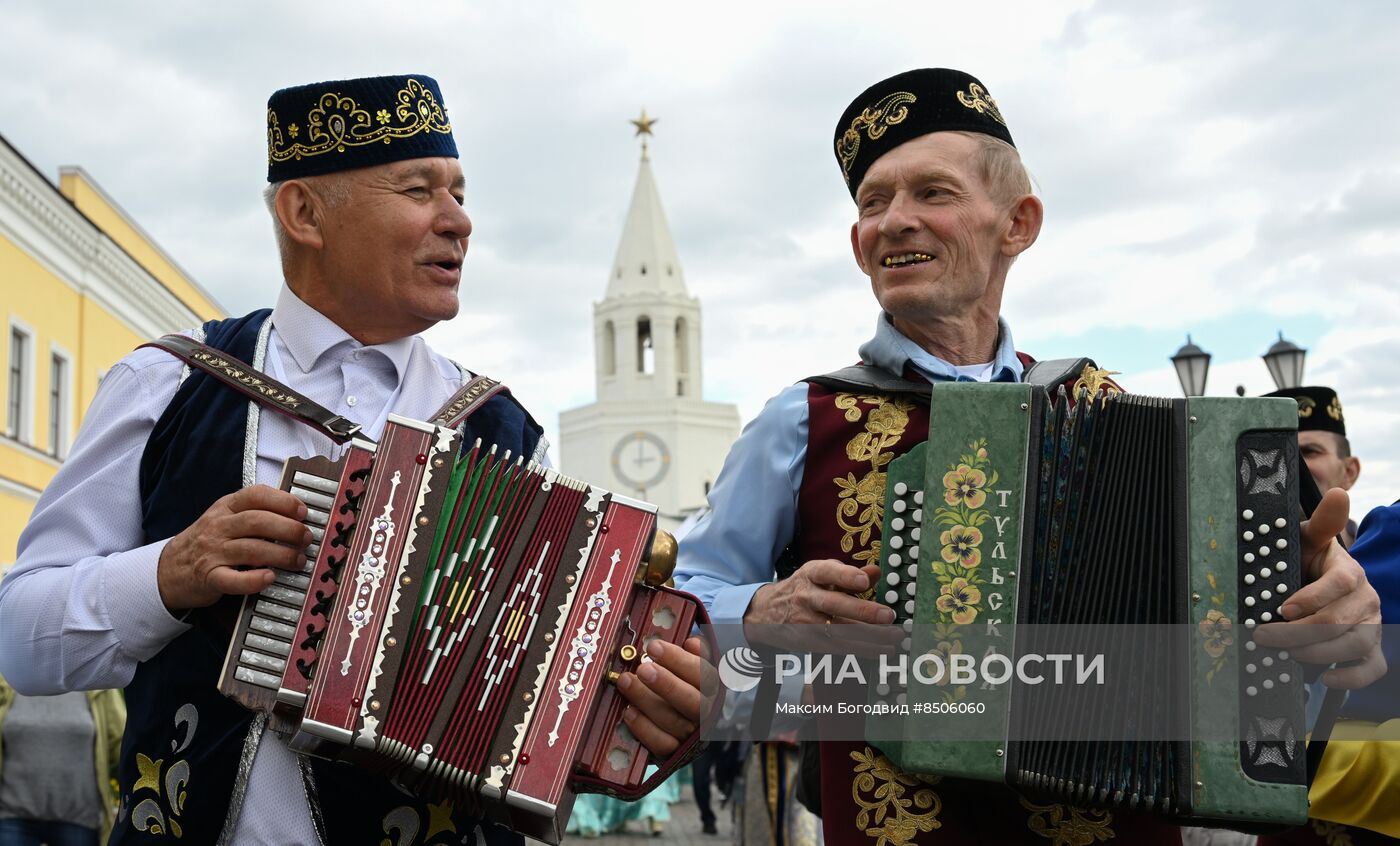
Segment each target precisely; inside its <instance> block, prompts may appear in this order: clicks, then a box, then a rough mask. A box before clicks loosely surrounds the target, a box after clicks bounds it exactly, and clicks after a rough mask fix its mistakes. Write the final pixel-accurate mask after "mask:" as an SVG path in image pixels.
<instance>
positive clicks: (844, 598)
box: [744, 558, 903, 655]
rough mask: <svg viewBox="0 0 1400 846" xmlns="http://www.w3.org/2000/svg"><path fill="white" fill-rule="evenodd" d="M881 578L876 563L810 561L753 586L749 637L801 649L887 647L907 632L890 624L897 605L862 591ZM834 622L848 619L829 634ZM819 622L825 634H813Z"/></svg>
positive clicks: (861, 651)
mask: <svg viewBox="0 0 1400 846" xmlns="http://www.w3.org/2000/svg"><path fill="white" fill-rule="evenodd" d="M879 580H880V567H879V565H878V564H869V565H866V566H865V567H856V566H854V565H852V564H846V563H845V562H842V561H836V560H834V559H830V558H825V559H819V560H816V561H808V562H807V563H806V564H803V565H802V566H801V567H799V568H798V569H797V572H795V573H793V574H792V575H791V576H789V577H788V578H786V579H783V580H782V581H778V582H773V583H772V584H767V585H764V586H763V587H761V588H759V589H758V590H757V591H755V592H754V595H753V599H751V600H750V601H749V607H748V610H747V611H745V612H744V633H745V637H746V638H748V640H749V642H750V643H756V644H763V645H766V646H772V647H776V648H779V649H787V650H790V651H798V652H805V651H809V650H814V651H831V649H840V650H841V651H850V652H852V653H856V654H870V655H875V654H879V653H881V652H887V651H888V648H889V647H890V646H893V645H894V644H897V643H899V641H900V640H902V639H903V632H901V631H900V630H898V629H895V628H892V627H890V624H891V623H893V622H894V610H893V609H891V608H888V607H886V606H884V605H881V604H880V603H878V602H873V601H871V600H869V599H861V598H860V596H859V594H861V593H864V592H865V591H867V590H869V589H870V587H871V585H874V584H875V583H876V582H878V581H879ZM832 624H849V625H848V627H846V628H843V629H842V630H841V632H840V637H839V638H837V637H834V636H832V635H831V634H830V631H831V629H830V627H831V625H832ZM817 627H821V632H822V634H824V635H826V637H821V638H816V639H814V638H813V635H814V634H815V633H816V632H817V631H818V629H817ZM827 647H829V648H827Z"/></svg>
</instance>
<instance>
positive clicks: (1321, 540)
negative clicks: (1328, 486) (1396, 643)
mask: <svg viewBox="0 0 1400 846" xmlns="http://www.w3.org/2000/svg"><path fill="white" fill-rule="evenodd" d="M1348 508H1349V500H1348V497H1347V494H1346V491H1344V490H1342V489H1341V488H1333V489H1332V490H1330V491H1328V492H1327V494H1326V495H1325V496H1323V498H1322V502H1321V503H1320V504H1319V505H1318V507H1317V510H1316V511H1314V512H1313V515H1312V519H1311V520H1308V521H1307V522H1305V523H1303V531H1302V542H1303V549H1302V559H1303V577H1304V579H1305V580H1306V581H1307V584H1305V585H1304V586H1303V587H1302V589H1300V590H1299V591H1298V592H1297V593H1295V594H1294V595H1293V596H1292V597H1291V598H1290V599H1289V600H1288V601H1287V602H1286V603H1284V605H1283V607H1282V608H1281V609H1280V611H1281V613H1282V614H1283V616H1284V617H1285V618H1286V619H1287V621H1288V622H1285V623H1271V624H1268V625H1264V626H1260V627H1259V631H1258V633H1257V634H1256V636H1255V639H1256V640H1257V641H1258V642H1259V643H1260V644H1261V645H1263V646H1271V647H1274V648H1278V649H1287V650H1288V651H1289V652H1290V653H1291V654H1292V656H1293V657H1294V658H1297V659H1298V660H1299V661H1303V662H1306V663H1309V664H1334V663H1349V664H1350V665H1349V666H1345V667H1336V668H1334V669H1332V670H1329V671H1328V672H1326V673H1325V674H1323V676H1322V681H1323V683H1325V684H1326V685H1327V686H1328V687H1339V688H1358V687H1365V686H1367V685H1369V684H1371V683H1372V682H1374V681H1375V680H1376V679H1379V678H1380V677H1381V676H1383V675H1385V671H1386V663H1385V656H1384V655H1383V654H1382V652H1381V601H1380V596H1379V595H1377V593H1376V589H1375V588H1373V587H1372V586H1371V583H1370V582H1369V581H1367V579H1366V571H1365V570H1364V569H1362V567H1361V565H1360V564H1358V563H1357V562H1356V559H1354V558H1352V557H1351V555H1350V554H1348V553H1347V551H1346V550H1345V549H1342V546H1341V544H1339V543H1337V535H1338V534H1339V533H1340V532H1341V531H1342V529H1343V528H1344V527H1345V526H1346V522H1347V512H1348Z"/></svg>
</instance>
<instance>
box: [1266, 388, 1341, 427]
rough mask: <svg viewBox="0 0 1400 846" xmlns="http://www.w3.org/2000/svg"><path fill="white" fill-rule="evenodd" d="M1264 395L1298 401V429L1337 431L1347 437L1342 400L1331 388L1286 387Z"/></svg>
mask: <svg viewBox="0 0 1400 846" xmlns="http://www.w3.org/2000/svg"><path fill="white" fill-rule="evenodd" d="M1264 396H1266V397H1288V398H1289V399H1292V400H1296V401H1297V402H1298V431H1300V432H1336V433H1337V434H1339V435H1341V436H1342V437H1346V433H1347V422H1346V418H1345V417H1343V416H1342V401H1341V400H1339V399H1337V392H1336V391H1334V390H1332V389H1331V388H1324V387H1321V386H1312V387H1307V388H1284V389H1283V390H1281V391H1274V392H1272V393H1268V394H1265V395H1264Z"/></svg>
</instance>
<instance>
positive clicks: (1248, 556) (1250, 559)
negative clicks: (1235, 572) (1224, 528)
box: [1244, 552, 1254, 564]
mask: <svg viewBox="0 0 1400 846" xmlns="http://www.w3.org/2000/svg"><path fill="white" fill-rule="evenodd" d="M1244 563H1246V564H1253V563H1254V553H1252V552H1246V553H1245V554H1244Z"/></svg>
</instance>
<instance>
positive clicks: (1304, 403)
mask: <svg viewBox="0 0 1400 846" xmlns="http://www.w3.org/2000/svg"><path fill="white" fill-rule="evenodd" d="M1314 408H1317V400H1314V399H1313V398H1312V397H1298V417H1299V419H1302V420H1306V419H1308V418H1309V417H1312V413H1313V409H1314Z"/></svg>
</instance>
